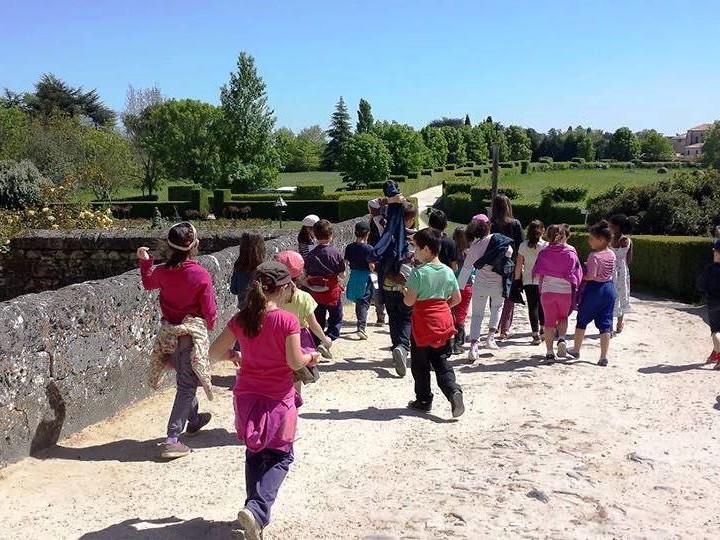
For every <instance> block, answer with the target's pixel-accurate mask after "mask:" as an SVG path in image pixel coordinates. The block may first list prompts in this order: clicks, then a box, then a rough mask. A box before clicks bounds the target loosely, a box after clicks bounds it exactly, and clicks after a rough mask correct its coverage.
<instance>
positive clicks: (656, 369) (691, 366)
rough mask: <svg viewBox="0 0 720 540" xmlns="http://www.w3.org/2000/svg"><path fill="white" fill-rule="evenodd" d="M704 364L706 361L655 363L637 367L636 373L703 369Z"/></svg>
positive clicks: (664, 372)
mask: <svg viewBox="0 0 720 540" xmlns="http://www.w3.org/2000/svg"><path fill="white" fill-rule="evenodd" d="M706 365H708V364H707V363H706V362H698V363H695V364H685V365H681V366H676V365H673V364H657V365H655V366H648V367H642V368H640V369H638V373H643V374H645V375H656V374H661V375H670V374H672V373H682V372H683V371H691V370H693V369H703V368H704V367H705V366H706Z"/></svg>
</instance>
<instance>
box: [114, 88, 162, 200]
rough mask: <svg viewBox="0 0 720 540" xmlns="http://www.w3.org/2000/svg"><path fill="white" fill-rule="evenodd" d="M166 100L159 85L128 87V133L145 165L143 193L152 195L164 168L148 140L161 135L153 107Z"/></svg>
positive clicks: (125, 121) (124, 116) (125, 115)
mask: <svg viewBox="0 0 720 540" xmlns="http://www.w3.org/2000/svg"><path fill="white" fill-rule="evenodd" d="M164 100H165V98H164V97H163V95H162V92H160V89H159V88H157V87H156V86H153V87H152V88H133V87H132V85H131V86H128V90H127V94H126V96H125V110H124V111H123V113H122V115H121V118H122V123H123V126H125V133H127V137H128V139H129V140H130V144H131V145H132V148H133V152H135V155H136V156H137V159H138V161H139V162H140V165H141V167H142V178H141V181H140V187H141V188H142V190H143V193H144V192H146V191H147V194H148V195H152V194H153V193H154V192H155V190H156V189H157V187H158V183H159V181H160V173H161V171H160V167H159V164H158V162H157V160H156V159H155V158H154V157H153V155H152V154H151V153H150V152H149V151H148V149H147V148H146V146H145V144H144V141H145V139H151V138H153V137H155V136H156V135H157V134H156V133H154V130H155V129H157V127H158V126H157V125H156V124H154V123H153V122H151V121H150V120H151V108H152V107H155V106H156V105H159V104H161V103H162V102H163V101H164Z"/></svg>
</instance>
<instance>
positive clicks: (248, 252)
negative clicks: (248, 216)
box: [235, 232, 265, 272]
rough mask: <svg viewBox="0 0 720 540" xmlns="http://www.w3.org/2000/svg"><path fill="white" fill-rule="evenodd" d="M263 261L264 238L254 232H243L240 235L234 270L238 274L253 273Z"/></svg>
mask: <svg viewBox="0 0 720 540" xmlns="http://www.w3.org/2000/svg"><path fill="white" fill-rule="evenodd" d="M264 260H265V238H264V237H263V235H262V234H260V233H256V232H244V233H242V234H241V235H240V244H239V246H238V258H237V260H236V261H235V270H236V271H238V272H254V271H255V269H256V268H257V267H258V265H260V264H261V263H262V262H263V261H264Z"/></svg>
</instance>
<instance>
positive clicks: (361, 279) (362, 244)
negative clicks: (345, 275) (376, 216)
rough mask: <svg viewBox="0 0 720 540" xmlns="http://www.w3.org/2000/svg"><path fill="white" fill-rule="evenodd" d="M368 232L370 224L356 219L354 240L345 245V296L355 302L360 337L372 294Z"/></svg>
mask: <svg viewBox="0 0 720 540" xmlns="http://www.w3.org/2000/svg"><path fill="white" fill-rule="evenodd" d="M369 234H370V225H369V224H368V223H367V222H366V221H358V222H357V223H356V224H355V241H354V242H353V243H351V244H348V245H347V246H346V247H345V261H346V264H347V266H349V267H350V279H349V280H348V284H347V291H346V296H347V299H348V300H349V301H350V302H354V303H355V316H356V317H357V335H358V338H360V339H367V334H366V333H365V327H366V325H367V314H368V310H369V309H370V300H371V299H372V295H373V282H372V279H371V277H370V273H371V272H372V271H373V270H374V268H375V265H374V264H372V263H370V262H369V260H370V258H371V257H372V253H373V249H372V246H370V245H369V244H368V235H369Z"/></svg>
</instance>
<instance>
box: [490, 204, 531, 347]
mask: <svg viewBox="0 0 720 540" xmlns="http://www.w3.org/2000/svg"><path fill="white" fill-rule="evenodd" d="M490 220H491V228H490V231H491V232H493V233H500V234H504V235H505V236H507V237H509V238H512V240H513V261H516V260H517V253H518V250H519V249H520V244H522V241H523V229H522V225H521V223H520V222H519V221H518V220H517V219H515V218H514V217H513V211H512V206H511V205H510V199H508V198H507V197H506V196H505V195H496V196H495V198H494V199H493V202H492V213H491V216H490ZM514 313H515V302H513V301H512V300H511V299H510V298H506V299H505V303H504V304H503V311H502V315H501V316H500V328H499V330H500V339H507V337H508V332H509V331H510V327H511V326H512V322H513V315H514Z"/></svg>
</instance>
